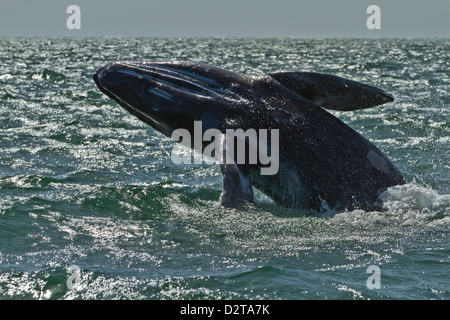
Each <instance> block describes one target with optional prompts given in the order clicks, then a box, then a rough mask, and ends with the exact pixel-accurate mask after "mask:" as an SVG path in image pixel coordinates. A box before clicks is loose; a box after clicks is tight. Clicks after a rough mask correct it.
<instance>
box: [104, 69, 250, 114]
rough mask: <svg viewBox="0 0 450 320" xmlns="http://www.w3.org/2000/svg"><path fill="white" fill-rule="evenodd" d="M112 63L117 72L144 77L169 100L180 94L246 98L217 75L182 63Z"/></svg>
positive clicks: (200, 97)
mask: <svg viewBox="0 0 450 320" xmlns="http://www.w3.org/2000/svg"><path fill="white" fill-rule="evenodd" d="M112 67H115V68H114V69H115V72H117V73H119V74H122V75H124V76H129V77H133V78H138V79H143V80H145V81H146V82H147V85H148V87H149V88H150V89H149V90H148V91H149V93H150V94H154V95H156V96H157V97H159V98H162V99H165V100H169V102H175V103H176V102H177V101H178V100H179V99H177V97H182V99H183V100H186V99H189V98H191V99H192V100H204V101H223V102H233V103H236V104H239V103H242V102H244V100H245V99H244V98H243V97H242V96H240V95H238V94H236V93H235V92H233V91H232V90H230V87H229V84H227V85H224V84H223V83H220V81H219V80H217V79H214V78H211V77H209V78H208V77H206V76H203V75H200V74H197V73H194V72H189V71H188V70H183V69H182V67H180V68H174V67H169V66H166V65H164V64H151V63H147V64H146V63H131V62H123V63H115V64H114V65H112ZM183 67H185V66H183ZM180 107H181V106H180Z"/></svg>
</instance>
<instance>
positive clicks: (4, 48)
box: [0, 38, 450, 300]
mask: <svg viewBox="0 0 450 320" xmlns="http://www.w3.org/2000/svg"><path fill="white" fill-rule="evenodd" d="M114 60H157V61H161V60H190V61H196V62H202V63H209V64H213V65H217V66H219V67H223V68H226V69H230V70H233V71H237V72H241V73H246V74H264V73H268V72H274V71H287V70H307V71H316V72H327V73H332V74H336V75H338V76H342V77H346V78H350V79H353V80H356V81H361V82H365V83H368V84H372V85H375V86H378V87H380V88H383V89H385V90H387V91H389V92H391V93H392V94H393V95H394V96H395V98H396V100H395V102H393V103H390V104H386V105H383V106H379V107H376V108H373V109H366V110H360V111H356V112H333V113H334V114H335V115H336V116H338V117H339V118H340V119H342V120H343V121H344V122H346V123H347V124H349V125H350V126H351V127H353V128H355V129H356V130H358V131H359V132H361V133H362V134H363V135H364V136H366V137H367V138H369V139H370V140H372V141H373V142H374V143H375V144H376V145H377V146H379V147H380V149H381V150H382V151H383V152H384V153H386V154H387V155H388V156H389V157H390V158H391V159H392V161H393V162H394V163H395V164H396V165H397V167H398V168H399V169H400V171H401V172H402V173H403V174H404V175H405V177H406V178H407V180H408V184H406V185H404V186H401V187H393V188H391V189H389V190H388V191H386V192H385V193H384V194H383V195H382V196H381V200H382V201H383V207H384V210H382V211H379V212H365V211H362V210H355V211H345V212H334V211H332V210H326V208H325V210H323V211H322V212H311V211H299V210H288V209H285V208H283V207H280V206H278V205H276V204H274V203H273V202H272V201H271V200H270V199H268V198H267V197H265V196H264V195H263V194H261V193H258V192H257V193H256V202H255V205H254V206H252V207H249V208H247V209H245V210H232V209H224V208H222V207H220V206H219V205H218V200H219V197H220V193H221V183H222V181H221V176H220V171H219V169H218V168H217V167H216V166H211V165H206V164H205V165H183V166H180V165H175V164H173V163H172V161H171V159H170V152H171V151H172V148H173V146H174V143H173V142H172V141H170V140H169V139H167V138H165V137H163V136H162V135H161V134H159V133H157V132H155V131H154V130H153V129H151V128H150V127H148V126H146V125H145V124H143V123H141V122H140V121H139V120H137V119H135V118H134V117H133V116H131V115H130V114H128V113H127V112H126V111H124V110H123V109H122V108H120V107H119V106H118V105H117V104H116V103H114V102H113V101H112V100H110V99H108V98H107V97H105V96H104V95H102V94H101V93H100V92H99V90H97V88H96V86H95V84H94V82H93V80H92V75H93V73H94V72H95V71H96V70H97V69H98V68H99V67H101V66H102V65H104V64H105V63H107V62H109V61H114ZM449 111H450V41H449V40H439V39H435V40H424V39H410V40H402V39H380V40H358V39H346V40H335V39H323V40H319V39H317V40H308V39H151V38H67V39H65V38H49V39H45V38H0V299H427V300H428V299H445V300H448V299H449V298H450V278H449V274H450V259H449V257H450V248H449V245H450V237H449V235H450V232H449V227H450V162H449V159H450V157H449V155H450V114H449ZM372 268H375V269H372ZM372 270H375V271H372Z"/></svg>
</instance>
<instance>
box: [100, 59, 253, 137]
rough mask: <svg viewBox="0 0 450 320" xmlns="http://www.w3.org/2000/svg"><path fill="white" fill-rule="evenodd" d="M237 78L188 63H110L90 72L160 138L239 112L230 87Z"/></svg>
mask: <svg viewBox="0 0 450 320" xmlns="http://www.w3.org/2000/svg"><path fill="white" fill-rule="evenodd" d="M242 78H243V76H242V75H239V74H237V73H233V72H224V71H223V70H222V69H218V68H216V67H212V66H207V65H198V64H193V63H188V62H171V63H168V62H160V63H158V62H151V63H150V62H112V63H108V64H106V65H105V66H103V67H102V68H100V69H99V70H98V71H97V72H96V73H95V74H94V81H95V83H96V84H97V86H98V87H99V89H100V90H101V91H102V92H103V93H105V94H106V95H107V96H109V97H110V98H112V99H113V100H115V101H116V102H118V103H119V104H120V105H121V106H122V107H123V108H125V109H126V110H127V111H129V112H130V113H132V114H133V115H135V116H137V117H138V118H139V119H141V120H142V121H144V122H145V123H147V124H148V125H150V126H151V127H153V128H155V129H156V130H157V131H159V132H161V133H163V134H164V135H166V136H169V137H170V136H171V134H172V132H173V131H174V130H176V129H178V128H185V129H187V130H189V131H191V130H192V128H193V124H194V121H202V124H203V130H207V129H209V128H217V129H219V130H221V129H222V128H223V127H224V119H227V118H229V117H230V116H232V115H234V116H236V113H238V112H241V111H240V110H241V109H240V108H239V106H240V105H242V104H243V103H244V100H245V99H244V98H243V97H241V96H239V95H238V94H237V93H236V92H234V91H233V90H232V87H233V85H236V84H239V82H242V81H243V79H242Z"/></svg>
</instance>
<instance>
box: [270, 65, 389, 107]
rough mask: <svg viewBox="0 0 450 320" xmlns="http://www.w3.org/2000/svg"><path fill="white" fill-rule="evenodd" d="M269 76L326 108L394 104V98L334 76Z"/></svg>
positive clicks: (304, 74) (309, 74)
mask: <svg viewBox="0 0 450 320" xmlns="http://www.w3.org/2000/svg"><path fill="white" fill-rule="evenodd" d="M269 75H270V76H271V77H273V78H274V79H276V80H277V81H278V82H279V83H280V84H282V85H283V86H284V87H286V88H288V89H289V90H291V91H293V92H295V93H296V94H298V95H300V96H301V97H303V98H305V99H308V100H310V101H312V102H313V103H314V104H316V105H318V106H320V107H322V108H326V109H331V110H339V111H353V110H359V109H367V108H371V107H375V106H378V105H381V104H385V103H387V102H392V101H394V97H393V96H392V95H391V94H390V93H388V92H386V91H384V90H381V89H378V88H375V87H373V86H369V85H366V84H363V83H360V82H356V81H352V80H348V79H344V78H341V77H338V76H335V75H331V74H325V73H315V72H279V73H271V74H269Z"/></svg>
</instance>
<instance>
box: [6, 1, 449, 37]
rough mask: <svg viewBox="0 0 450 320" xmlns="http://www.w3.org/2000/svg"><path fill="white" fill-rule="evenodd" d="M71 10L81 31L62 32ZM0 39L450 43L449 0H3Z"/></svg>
mask: <svg viewBox="0 0 450 320" xmlns="http://www.w3.org/2000/svg"><path fill="white" fill-rule="evenodd" d="M71 4H75V5H78V6H79V7H80V9H81V30H69V29H68V28H67V27H66V21H67V18H68V17H69V16H70V15H69V14H67V13H66V9H67V7H68V6H69V5H71ZM373 4H375V5H378V6H379V7H380V9H381V29H380V30H369V29H368V28H367V26H366V21H367V19H368V18H369V16H370V14H367V13H366V10H367V7H368V6H369V5H373ZM0 36H149V37H155V36H156V37H165V36H170V37H186V36H189V37H210V36H213V37H248V36H250V37H321V38H323V37H408V38H411V37H446V38H448V37H449V36H450V0H427V1H425V0H308V1H306V0H221V1H217V0H39V1H36V0H0Z"/></svg>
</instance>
